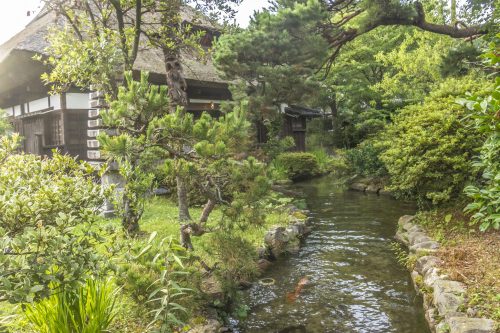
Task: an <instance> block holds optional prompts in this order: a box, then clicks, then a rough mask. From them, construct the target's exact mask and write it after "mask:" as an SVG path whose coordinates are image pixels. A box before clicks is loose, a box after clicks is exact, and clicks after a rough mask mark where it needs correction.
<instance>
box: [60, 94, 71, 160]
mask: <svg viewBox="0 0 500 333" xmlns="http://www.w3.org/2000/svg"><path fill="white" fill-rule="evenodd" d="M60 101H61V133H62V140H61V141H62V144H63V149H62V150H63V151H62V152H63V153H66V154H67V153H68V152H69V148H68V142H69V140H68V139H69V137H68V135H69V134H68V108H67V103H66V93H61V96H60Z"/></svg>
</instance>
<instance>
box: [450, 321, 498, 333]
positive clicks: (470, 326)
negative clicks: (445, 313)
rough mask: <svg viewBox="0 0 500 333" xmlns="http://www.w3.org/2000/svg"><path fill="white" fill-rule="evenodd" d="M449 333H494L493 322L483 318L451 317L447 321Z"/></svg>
mask: <svg viewBox="0 0 500 333" xmlns="http://www.w3.org/2000/svg"><path fill="white" fill-rule="evenodd" d="M448 325H449V327H450V333H494V332H495V322H494V321H493V320H490V319H484V318H467V317H453V318H450V319H449V320H448Z"/></svg>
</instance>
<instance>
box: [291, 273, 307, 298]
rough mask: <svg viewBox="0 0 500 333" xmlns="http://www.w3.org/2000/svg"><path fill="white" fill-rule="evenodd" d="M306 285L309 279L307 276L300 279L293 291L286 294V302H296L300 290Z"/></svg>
mask: <svg viewBox="0 0 500 333" xmlns="http://www.w3.org/2000/svg"><path fill="white" fill-rule="evenodd" d="M308 284H309V278H308V277H307V276H304V277H303V278H301V279H300V280H299V282H298V283H297V285H296V286H295V289H294V291H291V292H289V293H287V294H286V300H287V301H288V302H289V303H293V302H295V301H296V300H297V297H299V295H300V293H301V292H302V289H304V287H305V286H306V285H308Z"/></svg>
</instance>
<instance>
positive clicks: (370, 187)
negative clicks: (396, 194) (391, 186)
mask: <svg viewBox="0 0 500 333" xmlns="http://www.w3.org/2000/svg"><path fill="white" fill-rule="evenodd" d="M378 191H380V186H376V185H373V184H370V185H368V187H367V188H366V192H370V193H378Z"/></svg>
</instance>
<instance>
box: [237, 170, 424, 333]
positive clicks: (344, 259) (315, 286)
mask: <svg viewBox="0 0 500 333" xmlns="http://www.w3.org/2000/svg"><path fill="white" fill-rule="evenodd" d="M295 186H296V187H297V189H298V190H300V191H301V192H304V193H305V199H306V201H307V204H308V208H309V210H310V217H311V223H310V226H311V227H312V233H311V234H310V235H309V236H308V237H307V238H306V239H305V240H303V242H302V246H301V248H300V250H299V251H298V253H297V254H289V255H287V256H284V257H281V258H279V259H278V260H277V262H275V263H274V265H272V266H271V267H269V269H268V271H267V272H266V274H265V275H264V277H266V278H269V279H271V280H268V281H272V283H256V284H254V285H253V287H252V288H251V289H250V290H249V291H248V292H247V293H246V295H245V297H244V298H245V299H244V301H245V303H246V304H247V305H248V306H249V314H248V318H247V319H246V320H245V321H242V322H240V323H238V325H237V327H238V329H237V330H236V331H239V332H248V333H253V332H262V333H264V332H265V333H273V332H283V333H284V332H308V333H316V332H317V333H320V332H321V333H322V332H332V333H334V332H338V333H350V332H357V333H390V332H394V333H428V332H429V330H428V327H427V323H426V321H425V317H424V311H423V307H422V300H421V297H419V296H418V295H417V294H416V292H415V290H414V288H413V284H412V280H411V278H410V274H409V273H408V272H407V271H406V270H405V268H403V267H402V266H400V265H399V264H398V262H397V258H396V256H395V254H394V251H393V250H392V248H391V241H392V239H393V236H394V234H395V232H396V230H397V220H398V218H399V217H400V216H401V215H405V214H411V213H414V212H415V207H414V205H413V204H411V203H404V202H398V201H395V200H393V199H391V198H390V197H388V196H377V195H366V194H363V193H359V192H355V191H343V190H342V189H339V188H337V187H336V186H335V185H334V183H333V181H332V180H330V179H329V178H321V179H315V180H312V181H309V182H304V183H300V184H296V185H295ZM281 231H282V230H281ZM266 282H267V281H266Z"/></svg>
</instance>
